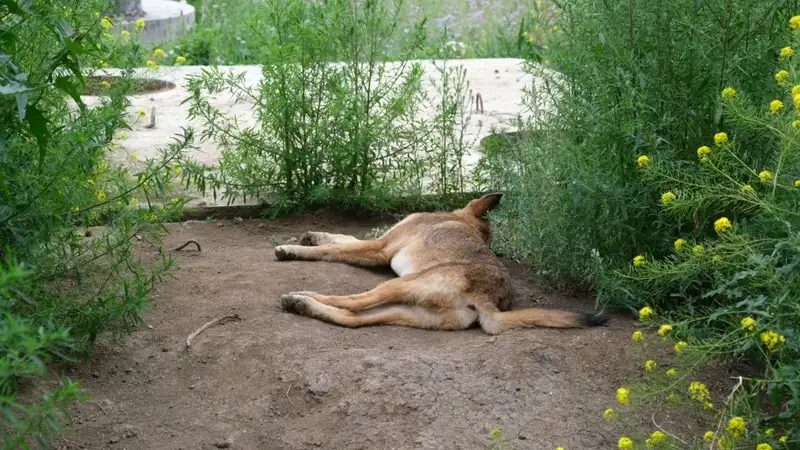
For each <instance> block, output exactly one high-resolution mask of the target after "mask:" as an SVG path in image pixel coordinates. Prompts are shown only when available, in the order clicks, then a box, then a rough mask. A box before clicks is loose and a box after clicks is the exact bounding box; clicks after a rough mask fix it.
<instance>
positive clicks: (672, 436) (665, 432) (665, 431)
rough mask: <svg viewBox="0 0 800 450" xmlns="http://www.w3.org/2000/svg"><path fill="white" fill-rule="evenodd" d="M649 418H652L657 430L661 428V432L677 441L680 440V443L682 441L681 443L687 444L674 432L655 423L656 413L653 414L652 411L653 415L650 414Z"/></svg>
mask: <svg viewBox="0 0 800 450" xmlns="http://www.w3.org/2000/svg"><path fill="white" fill-rule="evenodd" d="M650 418H651V419H652V420H653V425H655V426H656V428H658V429H659V430H661V432H662V433H664V434H666V435H667V436H669V437H671V438H672V439H675V440H676V441H679V442H680V443H682V444H683V445H689V444H688V443H687V442H686V441H684V440H683V439H681V438H679V437H678V436H675V435H674V434H672V433H670V432H669V431H667V430H665V429H663V428H661V425H659V424H657V423H656V414H655V413H653V415H652V416H651V417H650Z"/></svg>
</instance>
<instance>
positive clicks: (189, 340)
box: [186, 314, 242, 350]
mask: <svg viewBox="0 0 800 450" xmlns="http://www.w3.org/2000/svg"><path fill="white" fill-rule="evenodd" d="M238 320H242V318H241V317H239V315H238V314H229V315H227V316H222V317H218V318H216V319H214V320H212V321H210V322H208V323H206V324H205V325H203V326H202V327H200V328H198V329H197V330H195V332H194V333H192V334H190V335H189V337H187V338H186V350H189V348H190V347H191V346H192V341H194V338H196V337H197V336H198V335H199V334H200V333H202V332H203V331H205V330H206V329H207V328H209V327H211V326H212V325H215V324H218V323H223V322H229V321H238Z"/></svg>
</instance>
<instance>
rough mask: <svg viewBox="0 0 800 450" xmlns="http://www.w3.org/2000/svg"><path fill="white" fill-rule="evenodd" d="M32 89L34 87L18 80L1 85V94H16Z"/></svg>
mask: <svg viewBox="0 0 800 450" xmlns="http://www.w3.org/2000/svg"><path fill="white" fill-rule="evenodd" d="M32 90H33V88H32V87H30V86H28V85H27V84H24V83H20V82H18V81H10V82H9V83H8V84H3V85H0V95H16V94H20V93H22V92H30V91H32Z"/></svg>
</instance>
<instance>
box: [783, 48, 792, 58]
mask: <svg viewBox="0 0 800 450" xmlns="http://www.w3.org/2000/svg"><path fill="white" fill-rule="evenodd" d="M792 55H794V50H792V47H783V48H782V49H781V58H788V57H790V56H792Z"/></svg>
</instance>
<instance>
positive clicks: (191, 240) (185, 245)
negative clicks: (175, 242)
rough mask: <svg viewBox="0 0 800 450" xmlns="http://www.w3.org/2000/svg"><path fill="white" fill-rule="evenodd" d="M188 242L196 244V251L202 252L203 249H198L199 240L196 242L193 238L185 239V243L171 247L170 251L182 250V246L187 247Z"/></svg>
mask: <svg viewBox="0 0 800 450" xmlns="http://www.w3.org/2000/svg"><path fill="white" fill-rule="evenodd" d="M189 244H194V245H196V246H197V251H198V252H202V251H203V250H201V249H200V243H199V242H197V241H195V240H194V239H189V240H188V241H186V243H185V244H183V245H181V246H180V247H177V248H173V249H172V251H173V252H177V251H179V250H183V249H184V248H186V247H187V246H188V245H189Z"/></svg>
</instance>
